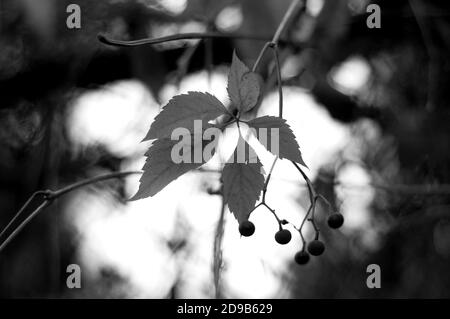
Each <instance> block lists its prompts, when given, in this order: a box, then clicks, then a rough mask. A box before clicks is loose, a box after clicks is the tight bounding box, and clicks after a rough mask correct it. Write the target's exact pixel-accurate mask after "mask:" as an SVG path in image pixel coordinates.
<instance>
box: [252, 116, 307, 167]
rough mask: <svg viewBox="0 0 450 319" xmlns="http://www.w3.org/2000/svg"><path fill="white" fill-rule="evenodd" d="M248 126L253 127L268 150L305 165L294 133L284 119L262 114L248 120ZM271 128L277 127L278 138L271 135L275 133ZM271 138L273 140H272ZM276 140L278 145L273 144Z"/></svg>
mask: <svg viewBox="0 0 450 319" xmlns="http://www.w3.org/2000/svg"><path fill="white" fill-rule="evenodd" d="M248 126H249V127H250V128H253V129H254V130H252V131H254V133H256V137H257V138H258V140H259V142H260V143H261V144H263V145H264V147H266V149H267V150H268V151H269V152H271V153H272V154H274V155H277V156H279V157H280V158H286V159H288V160H291V161H294V162H297V163H299V164H301V165H303V166H305V167H307V166H306V164H305V162H304V161H303V158H302V154H301V152H300V149H299V146H298V143H297V141H296V139H295V135H294V133H293V132H292V130H291V128H290V126H289V125H288V124H287V123H286V120H285V119H282V118H279V117H275V116H263V117H258V118H256V119H253V120H251V121H249V122H248ZM272 128H274V129H278V138H277V136H276V135H274V136H272V135H273V134H274V133H275V132H273V131H272V130H271V129H272ZM263 129H266V130H263ZM255 131H256V132H255ZM272 138H273V139H274V141H272ZM277 141H278V147H277V145H276V144H273V143H274V142H275V143H276V142H277Z"/></svg>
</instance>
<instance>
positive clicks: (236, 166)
mask: <svg viewBox="0 0 450 319" xmlns="http://www.w3.org/2000/svg"><path fill="white" fill-rule="evenodd" d="M239 143H241V144H242V143H243V144H244V145H245V147H244V149H246V148H247V146H248V149H250V150H251V147H250V145H248V144H247V142H245V141H244V140H243V139H242V137H240V138H239V142H238V148H236V150H235V153H234V154H233V156H232V157H231V159H236V158H239V156H238V155H237V154H236V152H237V151H238V149H239ZM249 154H251V153H249ZM262 171H263V170H262V164H261V162H260V161H259V159H258V158H257V157H256V161H255V163H252V162H251V161H250V158H249V156H247V158H246V161H245V163H240V162H236V161H235V160H232V161H229V162H228V163H226V164H225V166H224V168H223V171H222V181H223V196H224V201H225V203H227V204H228V208H229V209H230V211H231V212H232V213H233V214H234V216H235V218H236V219H237V220H238V222H239V223H240V222H242V221H244V220H247V219H248V216H249V214H250V212H251V211H252V209H253V208H254V207H255V203H256V202H257V200H258V199H259V197H260V194H261V191H262V189H263V187H264V175H263V174H262Z"/></svg>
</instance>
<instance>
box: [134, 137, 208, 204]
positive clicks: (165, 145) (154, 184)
mask: <svg viewBox="0 0 450 319" xmlns="http://www.w3.org/2000/svg"><path fill="white" fill-rule="evenodd" d="M211 143H215V145H217V141H216V140H214V141H207V140H203V139H202V137H201V136H199V135H198V134H197V135H191V134H189V135H187V136H183V137H182V138H181V139H180V140H171V139H170V138H164V139H158V140H156V141H154V142H153V144H152V146H151V147H150V149H149V150H148V151H147V153H146V154H145V155H146V156H147V160H146V162H145V164H144V167H143V168H142V170H143V171H144V173H143V175H142V176H141V179H140V180H139V181H140V185H139V190H138V191H137V193H136V194H135V195H134V196H133V197H132V198H131V200H138V199H143V198H146V197H149V196H154V195H156V194H157V193H158V192H159V191H161V190H162V189H163V188H164V187H166V186H167V185H168V184H169V183H171V182H172V181H174V180H175V179H177V178H178V177H180V176H181V175H183V174H185V173H187V172H189V171H190V170H193V169H196V168H198V167H200V166H202V165H203V164H204V163H206V162H207V161H208V160H209V158H204V157H203V156H201V158H199V160H198V161H196V160H195V152H196V150H197V151H201V152H202V155H203V150H204V149H205V147H206V145H210V144H211ZM174 147H178V148H180V147H182V148H183V152H182V157H183V158H184V157H185V156H186V157H187V158H191V163H188V162H181V163H176V162H179V161H180V159H181V157H177V156H178V153H176V152H175V156H174V154H172V150H174ZM176 149H177V148H175V150H176ZM184 151H186V152H184ZM214 152H215V148H212V149H211V155H212V154H213V153H214ZM180 153H181V152H180Z"/></svg>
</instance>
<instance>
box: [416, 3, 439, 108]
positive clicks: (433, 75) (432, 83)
mask: <svg viewBox="0 0 450 319" xmlns="http://www.w3.org/2000/svg"><path fill="white" fill-rule="evenodd" d="M409 6H410V7H411V11H412V12H413V15H414V17H415V19H416V21H417V25H418V26H419V30H420V33H421V34H422V39H423V42H424V44H425V49H426V50H427V54H428V59H429V61H428V83H427V85H428V92H427V95H428V96H427V105H426V109H427V110H428V111H432V110H433V109H434V107H435V105H434V104H435V101H434V95H435V93H436V79H437V78H438V76H437V73H438V72H439V70H438V64H437V63H436V59H437V51H436V48H435V46H434V44H433V40H432V36H431V34H430V31H429V28H427V25H426V23H425V21H424V19H423V18H422V16H421V15H420V4H419V2H418V1H416V0H409Z"/></svg>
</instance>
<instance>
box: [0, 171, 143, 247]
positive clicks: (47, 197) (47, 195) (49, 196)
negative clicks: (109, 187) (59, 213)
mask: <svg viewBox="0 0 450 319" xmlns="http://www.w3.org/2000/svg"><path fill="white" fill-rule="evenodd" d="M134 174H142V172H141V171H126V172H115V173H109V174H105V175H100V176H95V177H92V178H88V179H86V180H83V181H80V182H76V183H74V184H71V185H69V186H66V187H63V188H61V189H59V190H56V191H51V190H45V191H44V190H41V191H37V192H35V193H33V195H31V197H30V198H29V199H28V200H27V201H26V203H25V204H24V206H23V207H22V208H21V209H20V210H19V212H17V214H15V215H14V217H13V218H12V219H11V221H10V222H9V223H8V225H7V226H6V227H5V228H4V229H3V230H2V232H1V233H0V235H4V234H5V233H6V232H7V230H8V229H9V228H10V227H11V225H12V224H13V223H14V221H16V220H17V218H18V217H19V216H20V215H22V213H23V212H24V211H25V210H26V208H27V207H28V206H29V205H30V203H31V202H32V200H33V199H34V198H35V197H36V196H37V195H39V194H42V195H44V201H43V202H42V203H41V204H40V206H39V207H38V208H36V209H35V210H34V211H33V212H32V213H31V214H30V215H29V216H28V217H27V218H26V219H25V220H24V221H23V222H22V223H20V224H19V226H17V227H16V228H15V229H14V231H13V232H12V233H11V234H10V235H9V236H8V237H7V238H6V239H5V241H4V242H3V243H2V244H1V245H0V253H1V252H2V251H3V249H5V247H6V246H7V245H8V244H9V243H10V242H11V241H12V240H13V239H14V238H15V237H16V236H17V235H18V234H19V233H20V231H21V230H22V229H23V228H24V227H25V226H26V225H28V223H29V222H31V220H32V219H33V218H34V217H36V216H37V215H38V214H39V213H40V212H41V211H42V210H43V209H44V208H46V207H48V206H49V205H51V204H52V203H53V202H54V201H55V200H56V199H58V198H59V197H61V196H63V195H64V194H67V193H69V192H72V191H74V190H76V189H78V188H81V187H83V186H87V185H91V184H95V183H98V182H102V181H106V180H110V179H115V178H121V177H125V176H129V175H134Z"/></svg>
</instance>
